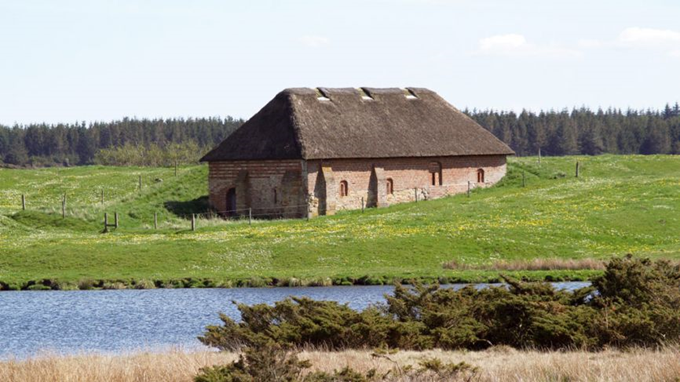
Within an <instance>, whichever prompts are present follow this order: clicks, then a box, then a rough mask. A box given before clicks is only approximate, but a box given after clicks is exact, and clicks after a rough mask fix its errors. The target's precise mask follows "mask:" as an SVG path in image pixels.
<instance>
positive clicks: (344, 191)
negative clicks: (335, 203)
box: [340, 180, 349, 196]
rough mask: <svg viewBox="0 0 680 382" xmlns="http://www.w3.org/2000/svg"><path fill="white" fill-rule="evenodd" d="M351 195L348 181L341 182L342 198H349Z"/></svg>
mask: <svg viewBox="0 0 680 382" xmlns="http://www.w3.org/2000/svg"><path fill="white" fill-rule="evenodd" d="M348 194H349V186H348V184H347V181H346V180H343V181H341V182H340V196H347V195H348Z"/></svg>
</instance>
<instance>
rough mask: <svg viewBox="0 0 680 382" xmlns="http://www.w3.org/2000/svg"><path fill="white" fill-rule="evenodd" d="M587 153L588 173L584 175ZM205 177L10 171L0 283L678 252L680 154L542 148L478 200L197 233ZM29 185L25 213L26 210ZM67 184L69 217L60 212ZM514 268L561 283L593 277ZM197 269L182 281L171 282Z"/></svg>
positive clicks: (0, 227)
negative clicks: (578, 153)
mask: <svg viewBox="0 0 680 382" xmlns="http://www.w3.org/2000/svg"><path fill="white" fill-rule="evenodd" d="M577 160H578V161H580V162H581V177H579V178H575V177H574V165H575V162H576V161H577ZM522 172H524V173H525V174H526V181H527V186H526V187H522V181H521V178H522ZM140 175H141V176H142V178H143V183H144V186H143V188H142V190H141V191H140V190H139V189H138V177H139V176H140ZM206 179H207V168H206V166H194V167H185V168H181V169H180V171H179V174H178V176H177V177H175V176H174V169H165V168H116V167H75V168H50V169H39V170H28V169H27V170H13V169H0V281H2V282H3V283H4V287H5V288H7V287H12V288H17V287H23V288H26V287H28V286H30V285H31V284H33V281H37V282H38V283H39V284H41V285H42V284H50V283H52V284H54V282H55V280H56V281H58V282H60V283H61V284H62V285H61V286H62V287H63V286H64V285H69V283H70V285H73V284H74V283H77V282H78V281H82V280H88V279H92V280H108V281H115V280H119V281H120V282H122V283H127V284H129V283H134V281H133V280H135V281H139V280H146V281H155V282H156V283H157V284H161V283H163V284H169V283H171V282H174V283H175V285H178V286H200V285H203V284H205V285H225V286H228V285H244V284H245V285H261V284H267V283H271V282H272V279H280V280H284V281H283V282H284V283H285V282H290V283H292V284H294V283H295V282H296V281H295V280H298V282H302V283H310V282H311V283H312V284H314V283H317V284H327V283H329V282H334V283H356V282H361V283H381V282H391V280H392V279H394V278H401V279H411V278H422V279H435V278H441V279H442V280H444V281H488V280H496V279H497V278H498V272H495V271H488V270H487V271H481V270H458V271H455V270H447V269H444V268H443V267H442V264H443V263H445V262H447V261H451V260H456V261H457V262H458V263H459V264H467V265H470V266H472V267H473V268H474V267H475V266H476V265H483V264H489V263H492V262H494V261H496V260H498V259H507V260H515V259H533V258H563V259H578V258H602V259H605V258H608V257H611V256H613V255H624V254H627V253H632V254H635V255H639V256H649V257H654V258H659V257H663V258H671V259H677V258H680V220H679V217H678V212H679V211H680V157H673V156H599V157H565V158H543V161H542V164H541V165H540V166H539V165H538V163H537V159H536V158H511V159H510V161H509V165H508V176H507V177H506V179H505V180H504V181H503V182H501V183H500V184H499V185H497V186H495V187H493V188H490V189H484V190H476V191H474V192H473V193H472V196H471V197H470V198H467V197H466V196H465V195H458V196H454V197H449V198H445V199H440V200H432V201H424V202H419V203H410V204H402V205H396V206H392V207H389V208H384V209H370V210H367V211H366V212H365V213H361V211H352V212H343V213H339V214H337V215H335V216H332V217H320V218H316V219H312V220H310V221H305V220H278V221H254V222H253V224H252V226H249V225H248V223H247V221H239V222H225V221H222V220H219V219H199V221H198V229H197V231H196V232H192V231H191V230H190V222H189V220H188V219H186V218H183V217H181V216H180V215H182V214H184V213H187V212H191V211H203V210H205V195H206V194H207V180H206ZM161 180H162V181H161ZM102 189H103V190H104V193H105V201H104V203H103V204H102V203H101V190H102ZM22 193H23V194H25V195H26V198H27V211H21V194H22ZM64 193H65V194H66V195H67V217H66V218H65V219H62V217H61V199H62V195H63V194H64ZM114 211H117V212H118V213H119V214H120V223H121V227H120V228H119V229H118V230H116V231H115V232H111V233H108V234H102V233H101V230H102V221H103V214H104V212H108V213H109V216H112V215H113V212H114ZM154 212H158V214H159V229H158V230H154V229H153V214H154ZM515 273H516V275H517V276H521V277H527V278H545V277H546V276H548V277H552V278H555V279H568V278H572V279H583V278H587V277H590V276H592V275H593V271H534V272H528V271H526V272H515ZM189 278H190V279H192V280H185V281H184V282H183V284H182V283H179V282H175V281H172V280H180V279H189ZM41 280H50V281H49V282H48V281H41ZM205 280H208V281H205ZM244 280H247V282H244ZM29 281H30V282H29ZM204 281H205V282H204ZM274 281H276V280H274ZM280 282H281V281H280ZM38 287H40V285H38ZM53 287H54V286H53Z"/></svg>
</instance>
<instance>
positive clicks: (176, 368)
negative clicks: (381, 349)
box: [0, 348, 680, 382]
mask: <svg viewBox="0 0 680 382" xmlns="http://www.w3.org/2000/svg"><path fill="white" fill-rule="evenodd" d="M300 357H301V358H303V359H309V360H310V361H311V362H312V364H313V365H314V368H315V369H320V370H326V371H332V370H333V369H340V368H342V367H344V366H346V365H349V366H351V367H353V368H354V369H356V370H359V371H367V370H370V369H377V370H378V371H380V372H386V371H387V370H389V369H391V368H392V367H394V365H395V364H394V363H393V362H391V361H389V360H386V359H382V358H375V357H372V356H371V352H368V351H344V352H318V351H304V352H302V354H301V356H300ZM425 357H438V358H440V359H442V360H443V361H447V362H455V363H458V362H467V363H468V364H471V365H473V366H477V367H479V369H480V372H479V374H477V376H476V377H475V378H474V379H473V380H475V381H483V382H486V381H636V382H637V381H639V382H645V381H676V380H677V378H679V377H680V362H679V360H680V349H679V348H666V349H663V350H659V351H652V350H643V349H639V350H632V351H627V352H622V351H617V350H607V351H603V352H599V353H589V352H579V351H574V352H539V351H516V350H513V349H509V348H497V349H491V350H487V351H483V352H448V351H447V352H445V351H439V350H434V351H426V352H413V351H408V352H400V353H397V354H395V355H392V356H390V358H392V360H393V361H394V362H396V363H397V364H399V365H401V366H404V365H407V364H411V365H416V364H417V362H418V361H419V360H420V359H423V358H425ZM235 358H236V355H235V354H233V353H232V354H220V353H215V352H210V351H199V352H183V351H179V350H173V351H168V352H163V353H149V352H142V353H136V354H131V355H117V356H116V355H98V354H87V355H76V356H53V355H42V356H38V357H35V358H31V359H28V360H11V361H4V362H0V381H17V382H18V381H21V382H24V381H25V382H32V381H35V382H38V381H39V382H47V381H49V382H52V381H55V382H56V381H67V382H98V381H102V382H103V381H107V382H108V381H110V382H123V381H139V382H141V381H144V382H146V381H191V380H192V377H193V375H195V374H196V373H197V371H198V369H199V368H201V367H203V366H208V365H214V364H218V363H225V362H228V361H231V360H233V359H235ZM412 381H413V380H412Z"/></svg>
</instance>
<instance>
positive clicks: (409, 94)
mask: <svg viewBox="0 0 680 382" xmlns="http://www.w3.org/2000/svg"><path fill="white" fill-rule="evenodd" d="M403 90H404V96H405V97H406V99H418V97H417V96H416V93H414V92H413V90H411V89H403Z"/></svg>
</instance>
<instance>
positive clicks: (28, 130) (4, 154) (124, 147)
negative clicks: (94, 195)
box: [0, 117, 243, 166]
mask: <svg viewBox="0 0 680 382" xmlns="http://www.w3.org/2000/svg"><path fill="white" fill-rule="evenodd" d="M241 124H243V120H240V119H234V118H231V117H227V118H196V119H194V118H189V119H182V118H177V119H130V118H125V119H122V120H120V121H113V122H107V123H103V122H96V123H91V124H86V123H84V122H83V123H76V124H58V125H47V124H31V125H25V126H22V125H15V126H13V127H6V126H1V125H0V162H4V163H6V164H12V165H17V166H27V165H28V166H31V165H32V166H51V165H87V164H93V163H95V162H96V160H97V159H98V158H101V159H102V160H104V162H103V163H101V164H136V165H154V164H157V163H156V160H155V159H154V160H153V161H152V162H148V163H136V162H130V161H129V159H130V158H134V157H136V155H137V154H139V153H140V152H141V151H144V153H143V154H147V155H146V157H147V158H151V155H153V154H154V153H157V152H163V151H181V152H182V153H181V154H180V155H179V156H180V157H183V158H184V157H186V153H185V152H186V151H187V150H193V151H194V155H193V156H192V158H193V160H198V158H200V156H201V155H202V154H205V152H206V151H207V150H209V149H210V148H212V147H213V146H214V145H216V144H218V143H219V142H221V141H222V140H223V139H224V138H226V137H227V136H228V135H229V134H231V133H232V132H233V131H234V130H236V129H237V128H238V127H239V126H241ZM123 154H125V155H126V157H125V158H124V160H121V161H120V163H118V162H116V161H115V160H112V158H113V159H116V158H122V155H123ZM107 160H108V162H107Z"/></svg>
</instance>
